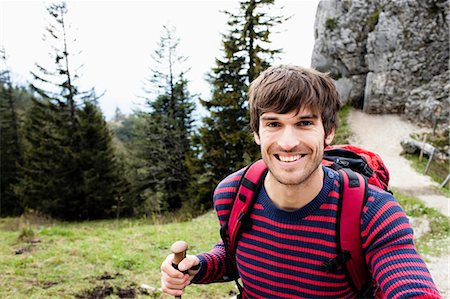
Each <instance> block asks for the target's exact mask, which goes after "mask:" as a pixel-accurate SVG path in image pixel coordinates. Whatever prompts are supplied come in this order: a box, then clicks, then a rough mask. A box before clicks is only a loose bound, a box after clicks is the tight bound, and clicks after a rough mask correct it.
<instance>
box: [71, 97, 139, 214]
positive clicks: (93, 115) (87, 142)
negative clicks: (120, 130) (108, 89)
mask: <svg viewBox="0 0 450 299" xmlns="http://www.w3.org/2000/svg"><path fill="white" fill-rule="evenodd" d="M78 123H79V130H78V134H79V136H78V139H79V141H80V143H79V147H80V157H79V160H80V168H81V171H82V178H83V181H82V195H81V197H82V198H83V199H84V203H83V205H82V209H81V211H80V215H81V216H80V218H82V219H99V218H111V217H113V216H115V215H120V214H121V212H125V210H126V209H128V210H129V209H130V207H129V206H128V207H127V206H126V204H127V202H124V198H125V196H126V193H127V189H128V182H126V181H125V179H124V178H123V177H122V176H121V175H120V171H121V169H119V164H118V161H117V160H116V155H115V152H114V149H113V147H112V138H111V133H110V131H109V129H108V127H107V124H106V122H105V120H104V119H103V115H102V113H101V112H100V110H99V109H98V108H97V107H96V106H95V105H93V104H92V103H89V102H88V103H86V104H85V105H84V107H83V109H82V110H81V111H79V112H78ZM126 214H130V212H129V211H127V213H126Z"/></svg>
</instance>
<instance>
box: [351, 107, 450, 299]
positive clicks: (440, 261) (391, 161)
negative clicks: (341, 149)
mask: <svg viewBox="0 0 450 299" xmlns="http://www.w3.org/2000/svg"><path fill="white" fill-rule="evenodd" d="M349 126H350V128H351V130H352V133H353V137H352V139H350V142H351V143H352V144H354V145H357V146H361V147H364V148H366V149H369V150H371V151H374V152H376V153H378V154H379V155H380V156H381V157H382V158H383V161H384V162H385V164H386V166H387V168H388V169H389V172H390V176H391V179H390V183H389V184H390V186H391V187H392V188H395V189H397V190H400V191H401V192H405V193H408V194H411V195H414V196H416V197H418V198H420V199H421V200H422V201H423V202H424V203H425V204H426V205H427V206H430V207H433V208H436V209H438V210H439V211H440V212H441V213H443V214H445V215H447V216H450V199H449V198H448V197H445V196H443V195H441V194H439V193H438V192H437V191H436V188H435V186H437V184H436V183H434V182H433V181H431V180H430V178H429V177H427V176H424V175H421V174H419V173H417V172H416V171H415V170H413V168H412V167H411V166H410V163H409V161H408V160H406V159H405V158H403V157H402V156H400V153H401V152H402V147H401V145H400V141H401V140H402V139H403V138H406V137H409V136H410V134H411V133H414V132H418V131H420V129H419V128H418V127H416V126H414V125H413V124H411V123H409V122H407V121H405V120H403V119H402V118H401V117H399V116H397V115H372V114H365V113H362V112H360V111H352V112H351V113H350V115H349ZM426 259H427V265H428V267H429V269H430V272H431V274H432V276H433V280H434V281H435V283H436V284H437V286H438V288H439V291H440V292H441V294H442V296H443V297H444V298H450V275H449V273H450V252H449V254H447V255H442V256H439V257H426Z"/></svg>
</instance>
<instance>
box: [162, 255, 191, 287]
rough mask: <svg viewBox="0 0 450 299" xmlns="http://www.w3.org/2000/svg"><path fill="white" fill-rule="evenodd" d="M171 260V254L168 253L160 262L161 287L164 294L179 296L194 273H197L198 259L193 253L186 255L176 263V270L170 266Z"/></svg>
mask: <svg viewBox="0 0 450 299" xmlns="http://www.w3.org/2000/svg"><path fill="white" fill-rule="evenodd" d="M172 260H173V254H169V255H168V256H167V258H166V259H165V260H164V262H163V263H162V264H161V287H162V290H163V292H164V293H166V294H169V295H172V296H181V295H182V294H183V289H184V288H185V287H186V286H188V285H189V284H190V283H191V281H192V279H193V278H194V276H195V274H197V273H198V271H199V268H198V266H199V265H200V260H199V259H198V257H196V256H195V255H187V256H186V257H185V258H184V259H183V260H182V261H181V262H180V263H179V264H178V270H177V269H175V268H174V267H173V266H172ZM191 268H194V269H196V270H192V269H191Z"/></svg>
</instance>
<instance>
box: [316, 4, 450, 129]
mask: <svg viewBox="0 0 450 299" xmlns="http://www.w3.org/2000/svg"><path fill="white" fill-rule="evenodd" d="M448 12H449V1H448V0H395V1H386V0H353V1H352V0H322V1H320V3H319V6H318V9H317V13H316V21H315V26H314V27H315V45H314V51H313V55H312V61H311V65H312V67H314V68H316V69H318V70H321V71H326V72H330V73H331V75H332V76H333V78H335V79H336V84H337V87H338V89H339V92H340V94H341V97H342V99H343V101H344V102H347V101H348V102H351V103H352V105H353V106H358V107H360V108H362V109H363V111H365V112H368V113H398V114H405V115H406V116H407V117H408V118H409V119H411V120H414V121H415V122H417V123H422V124H425V125H428V126H431V125H433V122H434V120H435V119H438V121H439V122H440V123H442V124H444V123H445V124H447V123H448V117H449V90H450V84H449V74H450V73H449V13H448ZM445 124H444V125H445Z"/></svg>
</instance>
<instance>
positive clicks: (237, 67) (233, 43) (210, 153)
mask: <svg viewBox="0 0 450 299" xmlns="http://www.w3.org/2000/svg"><path fill="white" fill-rule="evenodd" d="M273 4H274V0H247V1H241V2H240V9H239V12H238V13H236V14H234V13H231V12H225V13H226V14H227V15H228V16H229V21H228V26H229V28H230V29H229V31H228V33H227V34H226V35H224V39H223V54H224V56H223V58H222V59H216V66H215V67H214V68H213V69H212V73H211V74H210V77H209V82H210V83H211V85H212V88H213V93H212V98H211V99H210V100H208V101H205V100H202V101H201V104H202V105H203V106H204V107H205V108H206V109H207V110H208V111H209V112H210V116H208V117H205V118H204V119H203V126H202V127H201V128H200V130H199V136H197V140H198V142H199V143H200V147H201V164H202V166H201V167H197V169H199V170H200V174H199V175H197V180H198V181H199V182H201V183H199V184H201V185H202V190H204V191H206V190H208V189H209V190H212V189H213V188H214V187H215V185H216V184H217V183H218V182H219V180H220V179H222V178H224V177H225V176H226V175H228V174H230V173H232V172H233V171H235V170H237V169H239V168H241V167H242V166H244V165H245V164H248V163H249V162H250V161H252V160H255V159H256V158H258V157H259V150H258V147H257V146H256V145H255V144H254V141H253V137H252V135H251V132H250V129H249V113H248V104H247V97H246V93H247V90H248V86H249V84H250V82H252V81H253V79H255V78H256V77H257V76H258V75H259V73H260V72H262V71H263V70H264V69H266V68H267V67H268V66H269V64H270V62H271V61H272V60H273V58H274V56H275V55H276V54H277V53H279V52H280V50H279V49H270V39H269V37H270V33H271V30H272V27H273V26H275V25H277V24H279V23H281V22H282V21H283V20H285V18H282V17H279V16H270V15H269V13H268V11H270V10H269V7H270V6H271V5H273ZM197 200H198V202H199V203H203V204H207V203H209V202H210V192H208V193H205V192H202V193H199V198H198V199H197Z"/></svg>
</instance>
